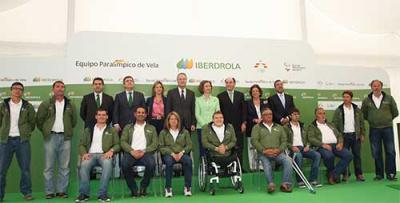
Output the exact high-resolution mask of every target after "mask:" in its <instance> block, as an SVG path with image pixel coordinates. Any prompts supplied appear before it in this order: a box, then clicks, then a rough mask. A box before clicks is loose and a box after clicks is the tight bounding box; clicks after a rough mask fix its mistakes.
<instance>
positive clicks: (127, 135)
mask: <svg viewBox="0 0 400 203" xmlns="http://www.w3.org/2000/svg"><path fill="white" fill-rule="evenodd" d="M134 131H135V125H134V124H128V125H126V126H125V127H124V129H123V130H122V135H121V147H122V150H123V151H124V152H128V153H130V152H131V151H132V150H133V149H132V147H131V146H132V136H133V132H134ZM144 134H145V136H146V149H145V152H146V153H149V154H153V153H154V152H155V151H156V150H157V149H158V137H157V131H156V128H155V127H154V126H152V125H150V124H148V123H146V125H145V126H144Z"/></svg>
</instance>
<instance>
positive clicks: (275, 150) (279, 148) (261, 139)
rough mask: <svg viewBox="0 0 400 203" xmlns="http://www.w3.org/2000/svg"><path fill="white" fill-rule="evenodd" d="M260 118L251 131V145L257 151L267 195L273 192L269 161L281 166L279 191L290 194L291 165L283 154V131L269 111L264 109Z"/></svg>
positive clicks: (284, 147)
mask: <svg viewBox="0 0 400 203" xmlns="http://www.w3.org/2000/svg"><path fill="white" fill-rule="evenodd" d="M261 117H262V122H261V123H259V124H257V125H255V126H254V127H253V129H252V131H251V144H253V146H254V147H255V148H256V149H257V152H258V154H259V155H258V156H259V157H260V160H261V161H262V163H263V167H264V173H265V177H266V178H267V183H268V188H267V190H268V193H273V192H275V184H274V180H273V174H272V168H271V161H276V162H277V163H278V164H281V165H282V166H283V174H282V184H281V188H280V189H281V191H282V192H292V186H291V185H292V180H291V179H292V163H291V160H290V158H289V157H288V156H286V155H285V152H284V151H285V150H286V148H287V142H286V140H287V136H286V133H285V130H284V129H283V127H282V126H280V125H279V124H276V123H274V122H273V120H272V118H273V115H272V111H271V109H269V108H265V109H264V110H263V111H262V113H261Z"/></svg>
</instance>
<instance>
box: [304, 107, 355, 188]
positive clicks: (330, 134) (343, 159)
mask: <svg viewBox="0 0 400 203" xmlns="http://www.w3.org/2000/svg"><path fill="white" fill-rule="evenodd" d="M307 136H308V142H309V143H310V145H311V147H312V148H314V149H317V151H318V152H319V153H320V154H321V157H322V159H323V160H324V164H325V166H326V168H327V170H328V182H329V184H331V185H333V184H336V183H337V182H339V181H338V180H340V178H339V177H340V174H342V173H343V172H344V171H345V170H346V168H347V167H348V165H349V163H350V161H351V160H352V159H353V155H352V154H351V152H350V151H349V150H347V149H346V148H343V135H342V134H341V133H340V132H339V131H338V130H337V129H336V128H335V126H334V125H333V124H332V123H329V122H327V121H326V115H325V110H324V108H322V107H318V108H316V109H315V120H314V122H312V123H311V124H310V125H309V126H308V128H307ZM335 156H337V157H340V161H339V163H337V164H336V166H335Z"/></svg>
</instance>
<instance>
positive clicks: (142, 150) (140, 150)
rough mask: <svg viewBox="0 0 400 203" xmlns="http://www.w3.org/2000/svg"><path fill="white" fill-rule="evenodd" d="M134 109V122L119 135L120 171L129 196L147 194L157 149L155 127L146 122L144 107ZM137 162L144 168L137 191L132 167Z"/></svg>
mask: <svg viewBox="0 0 400 203" xmlns="http://www.w3.org/2000/svg"><path fill="white" fill-rule="evenodd" d="M134 111H135V114H134V115H135V119H136V122H135V123H134V124H128V125H126V126H125V127H124V129H123V131H122V135H121V147H122V150H123V151H124V154H123V157H122V172H123V174H124V176H125V180H126V183H127V185H128V187H129V189H130V190H131V196H132V197H138V196H146V195H147V193H146V189H147V187H148V186H149V184H150V179H151V178H152V177H153V176H154V171H155V167H156V164H155V160H154V157H153V154H154V152H155V151H156V150H157V149H158V136H157V131H156V128H155V127H154V126H152V125H150V124H148V123H146V117H147V112H146V107H144V106H138V107H136V109H135V110H134ZM139 163H140V164H143V165H144V166H145V167H146V170H145V172H144V176H143V180H142V182H141V183H140V191H139V193H138V188H137V186H136V182H135V177H134V176H135V175H134V171H133V170H132V167H133V166H135V165H137V164H139Z"/></svg>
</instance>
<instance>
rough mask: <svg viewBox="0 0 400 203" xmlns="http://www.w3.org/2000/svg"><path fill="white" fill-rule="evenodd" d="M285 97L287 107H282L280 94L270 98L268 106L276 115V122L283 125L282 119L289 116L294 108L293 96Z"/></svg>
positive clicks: (286, 95)
mask: <svg viewBox="0 0 400 203" xmlns="http://www.w3.org/2000/svg"><path fill="white" fill-rule="evenodd" d="M284 95H285V106H283V105H282V102H281V99H279V96H278V94H274V95H272V96H270V97H269V98H268V104H269V107H270V108H271V110H272V112H273V114H274V122H275V123H279V124H280V123H281V119H282V118H285V117H287V116H289V113H290V110H291V109H292V108H294V107H295V106H294V102H293V96H292V95H288V94H286V93H285V94H284Z"/></svg>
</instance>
